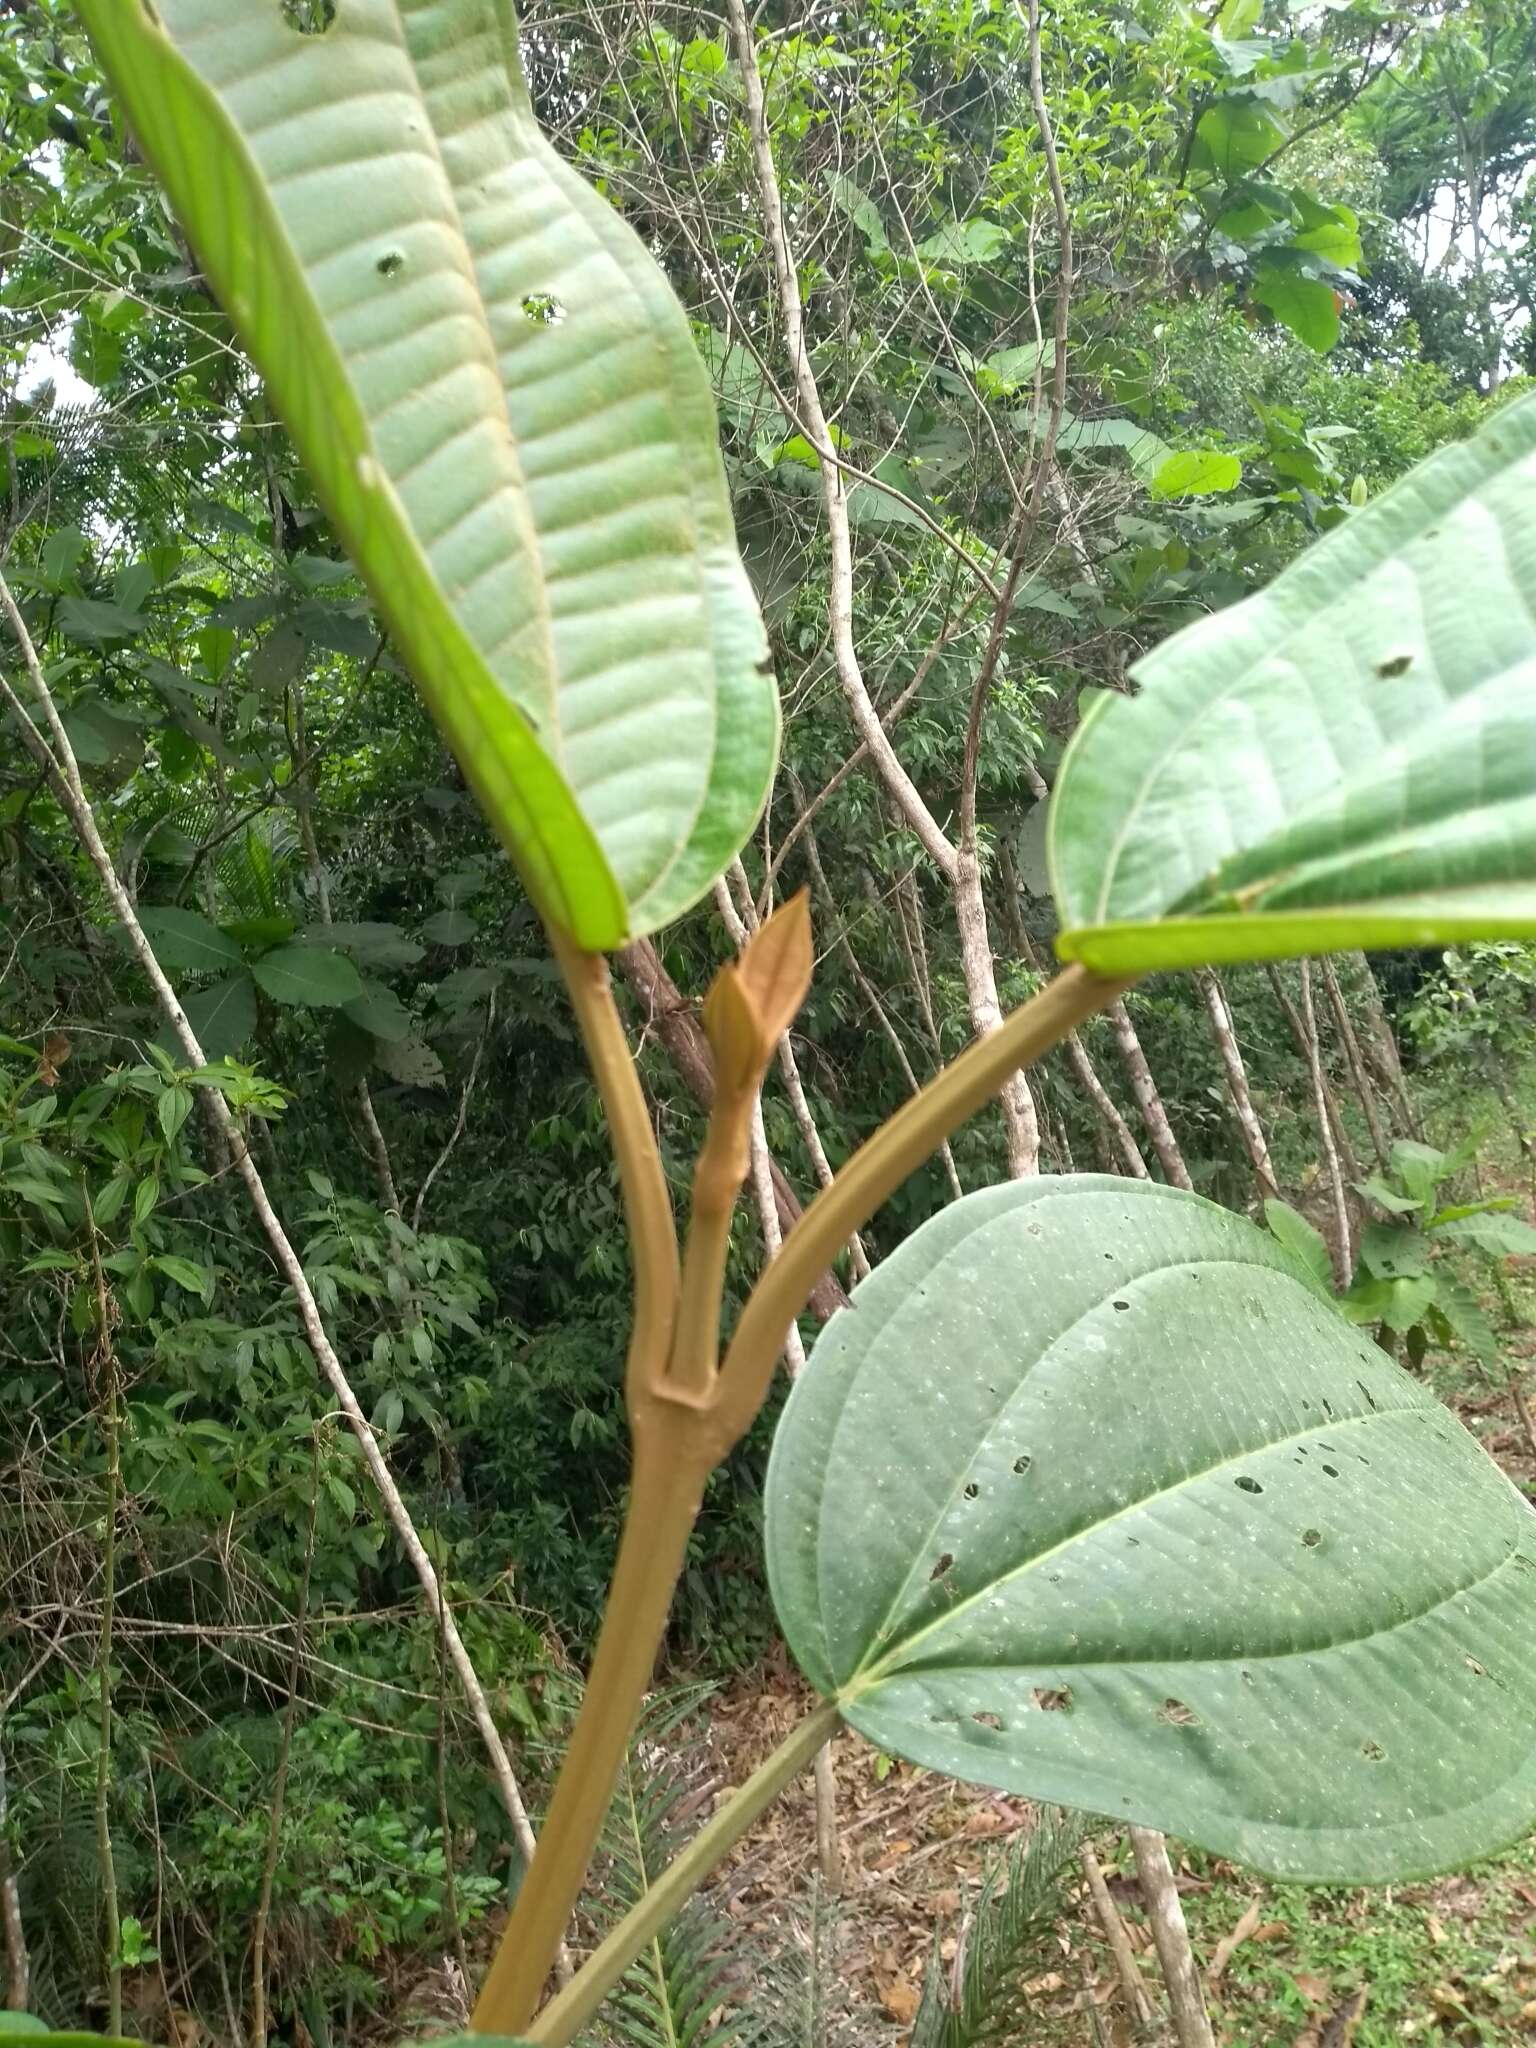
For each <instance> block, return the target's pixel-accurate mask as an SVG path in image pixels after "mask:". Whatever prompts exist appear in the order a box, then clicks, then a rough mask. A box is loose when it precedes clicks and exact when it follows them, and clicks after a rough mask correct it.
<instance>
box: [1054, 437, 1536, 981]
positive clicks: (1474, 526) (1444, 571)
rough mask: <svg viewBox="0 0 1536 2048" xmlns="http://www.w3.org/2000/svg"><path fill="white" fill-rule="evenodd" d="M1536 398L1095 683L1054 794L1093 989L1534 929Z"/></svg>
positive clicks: (1068, 898) (1059, 885) (1065, 946)
mask: <svg viewBox="0 0 1536 2048" xmlns="http://www.w3.org/2000/svg"><path fill="white" fill-rule="evenodd" d="M1533 664H1536V399H1527V400H1526V401H1524V402H1523V403H1520V404H1516V405H1512V406H1509V407H1508V408H1507V409H1505V410H1504V411H1502V412H1500V413H1498V414H1497V415H1496V416H1495V417H1494V418H1493V419H1492V420H1491V421H1490V422H1489V424H1488V425H1487V426H1486V427H1485V428H1484V429H1483V431H1482V432H1481V433H1480V434H1479V435H1478V436H1477V438H1476V439H1475V440H1472V441H1469V442H1465V443H1463V444H1461V445H1459V446H1454V447H1450V448H1445V449H1442V450H1441V451H1440V453H1439V454H1437V455H1435V456H1432V457H1431V458H1430V460H1429V461H1428V462H1424V463H1421V464H1420V465H1419V467H1418V468H1417V469H1415V470H1413V471H1412V472H1411V473H1410V474H1409V475H1408V476H1407V477H1405V478H1404V479H1403V481H1402V482H1401V483H1399V484H1397V485H1395V486H1394V487H1393V488H1392V489H1391V490H1389V491H1387V492H1385V493H1384V494H1383V495H1382V496H1381V497H1379V498H1377V499H1375V500H1374V501H1373V502H1372V503H1371V504H1370V505H1368V506H1366V507H1365V508H1364V510H1362V511H1360V512H1358V513H1355V514H1352V515H1351V517H1350V518H1349V520H1348V521H1347V523H1346V524H1344V525H1343V526H1341V527H1339V528H1337V529H1336V530H1335V531H1334V532H1333V533H1330V534H1329V535H1328V536H1327V538H1326V539H1325V540H1323V541H1321V542H1319V543H1318V545H1317V546H1315V547H1314V548H1313V549H1312V550H1311V551H1310V553H1308V554H1306V555H1304V556H1303V557H1302V559H1301V560H1300V561H1299V562H1297V563H1295V564H1294V565H1293V566H1292V567H1291V568H1289V569H1287V570H1286V571H1285V573H1284V574H1283V575H1281V576H1279V577H1278V578H1277V579H1276V580H1275V582H1274V583H1273V584H1271V586H1270V587H1269V588H1268V589H1267V590H1265V591H1262V592H1261V593H1260V594H1259V595H1258V596H1256V597H1251V598H1249V599H1248V600H1247V601H1246V602H1245V603H1243V604H1240V605H1236V606H1234V607H1233V608H1232V609H1231V610H1229V611H1225V612H1220V613H1217V614H1215V615H1214V616H1212V617H1210V618H1207V619H1202V620H1201V621H1200V622H1199V623H1198V624H1197V625H1194V626H1191V627H1188V628H1186V630H1185V631H1184V632H1182V633H1179V634H1176V635H1175V636H1174V638H1173V639H1171V640H1169V641H1167V642H1165V643H1164V645H1163V646H1161V647H1159V648H1158V649H1157V650H1156V651H1155V652H1154V653H1152V654H1150V655H1148V656H1147V657H1146V659H1145V660H1144V661H1142V662H1141V663H1140V664H1139V665H1138V666H1137V669H1136V678H1137V680H1138V681H1139V682H1140V684H1141V686H1142V690H1141V694H1140V695H1139V696H1137V697H1122V696H1119V695H1114V694H1111V693H1108V692H1106V693H1105V694H1104V695H1103V696H1101V698H1100V699H1099V701H1098V703H1097V704H1095V706H1094V707H1093V709H1092V710H1091V711H1090V712H1089V714H1088V716H1087V717H1086V718H1085V719H1084V720H1083V723H1082V725H1081V726H1080V727H1079V729H1078V733H1077V737H1076V739H1075V740H1074V741H1073V743H1072V746H1071V748H1070V749H1069V750H1068V753H1067V757H1066V760H1065V761H1064V763H1063V765H1062V771H1061V776H1060V779H1059V781H1058V783H1057V788H1056V795H1055V800H1054V802H1053V804H1052V815H1051V828H1050V829H1051V871H1052V877H1053V882H1054V886H1055V892H1056V900H1057V905H1058V908H1059V910H1060V913H1061V923H1062V934H1063V935H1062V938H1061V941H1060V950H1061V952H1062V954H1063V956H1064V957H1066V958H1068V959H1076V960H1082V961H1084V962H1086V963H1087V965H1088V966H1090V967H1092V968H1094V969H1095V970H1097V971H1099V972H1102V973H1106V974H1123V973H1140V972H1143V971H1145V970H1146V969H1149V968H1153V967H1173V966H1191V965H1196V964H1198V963H1199V962H1201V961H1208V960H1227V959H1251V958H1266V957H1278V956H1280V955H1283V954H1286V953H1318V952H1325V951H1327V950H1329V949H1330V948H1337V947H1348V946H1360V945H1365V946H1401V945H1415V946H1417V945H1426V946H1427V945H1435V944H1443V943H1445V942H1447V941H1450V940H1454V939H1457V938H1460V937H1463V936H1478V935H1483V936H1489V937H1497V936H1500V935H1506V936H1510V937H1517V938H1518V937H1528V936H1531V935H1532V934H1536V688H1533V687H1532V681H1531V678H1532V673H1533Z"/></svg>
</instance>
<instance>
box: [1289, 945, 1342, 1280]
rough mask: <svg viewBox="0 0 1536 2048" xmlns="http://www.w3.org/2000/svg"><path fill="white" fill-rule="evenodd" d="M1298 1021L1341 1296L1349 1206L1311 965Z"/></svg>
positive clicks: (1306, 964)
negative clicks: (1303, 1040) (1325, 1076)
mask: <svg viewBox="0 0 1536 2048" xmlns="http://www.w3.org/2000/svg"><path fill="white" fill-rule="evenodd" d="M1301 1021H1302V1027H1303V1029H1304V1030H1305V1032H1306V1035H1307V1064H1308V1066H1309V1067H1310V1068H1311V1070H1312V1102H1313V1107H1314V1109H1315V1110H1316V1113H1317V1133H1318V1138H1319V1141H1320V1143H1321V1145H1322V1148H1323V1170H1324V1172H1325V1174H1326V1176H1327V1180H1328V1192H1329V1195H1330V1197H1331V1198H1332V1202H1333V1228H1334V1242H1333V1245H1332V1252H1333V1279H1334V1285H1335V1286H1336V1287H1337V1288H1338V1290H1339V1292H1340V1293H1341V1294H1342V1293H1343V1291H1344V1289H1345V1288H1346V1287H1347V1286H1348V1285H1349V1282H1350V1276H1351V1275H1352V1273H1353V1272H1354V1269H1355V1260H1354V1251H1353V1248H1352V1247H1351V1244H1350V1231H1349V1204H1348V1201H1347V1199H1346V1197H1345V1193H1344V1174H1343V1171H1342V1169H1341V1168H1340V1165H1339V1153H1338V1148H1337V1146H1336V1145H1335V1144H1334V1142H1333V1124H1332V1120H1331V1119H1330V1117H1329V1115H1328V1101H1327V1092H1326V1087H1327V1084H1326V1083H1325V1082H1324V1079H1323V1053H1322V1047H1321V1045H1320V1044H1319V1043H1318V1037H1317V1011H1316V1009H1315V1007H1314V1005H1313V1002H1312V963H1311V961H1310V960H1303V961H1302V963H1301Z"/></svg>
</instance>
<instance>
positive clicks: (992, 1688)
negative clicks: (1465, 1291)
mask: <svg viewBox="0 0 1536 2048" xmlns="http://www.w3.org/2000/svg"><path fill="white" fill-rule="evenodd" d="M767 1543H768V1561H769V1573H770V1582H771V1585H772V1588H773V1596H774V1601H775V1605H776V1607H777V1609H778V1614H779V1619H780V1623H781V1625H782V1626H783V1629H784V1632H785V1634H786V1636H787V1638H788V1640H789V1643H790V1647H791V1648H792V1650H793V1651H794V1653H795V1655H796V1657H797V1658H798V1660H799V1662H800V1664H801V1666H802V1668H803V1669H804V1671H805V1673H806V1675H807V1676H808V1677H809V1678H810V1679H811V1681H812V1683H813V1684H814V1685H816V1686H817V1687H818V1689H819V1690H820V1691H822V1692H823V1693H824V1694H826V1695H827V1696H828V1697H831V1698H835V1699H836V1700H837V1701H838V1702H839V1704H840V1705H841V1707H842V1710H843V1713H844V1716H845V1718H846V1719H847V1720H848V1721H849V1722H850V1723H851V1724H852V1725H853V1726H854V1727H856V1728H858V1729H859V1730H860V1731H861V1732H862V1733H863V1734H864V1735H866V1736H867V1737H868V1738H869V1739H870V1741H872V1742H874V1743H876V1744H877V1745H878V1746H879V1747H880V1748H882V1749H884V1750H887V1751H891V1752H893V1753H895V1754H898V1755H901V1756H905V1757H908V1758H911V1759H912V1760H913V1761H915V1762H917V1763H920V1764H926V1765H929V1766H931V1767H934V1768H937V1769H940V1770H945V1771H948V1772H950V1773H952V1774H953V1775H955V1776H957V1777H961V1778H968V1779H973V1780H976V1781H978V1782H981V1783H984V1784H991V1785H996V1786H1000V1787H1002V1788H1003V1789H1005V1790H1007V1791H1010V1792H1014V1793H1019V1794H1024V1795H1027V1796H1029V1797H1031V1798H1036V1799H1046V1800H1051V1801H1055V1802H1057V1803H1060V1804H1063V1805H1068V1806H1075V1807H1080V1808H1085V1809H1088V1810H1091V1811H1094V1812H1099V1813H1104V1814H1106V1815H1111V1816H1113V1817H1115V1818H1116V1819H1119V1820H1121V1821H1135V1822H1140V1823H1145V1824H1147V1825H1150V1826H1156V1827H1161V1828H1165V1829H1167V1830H1168V1831H1169V1832H1171V1833H1174V1834H1178V1835H1181V1836H1183V1837H1184V1838H1186V1839H1187V1840H1190V1841H1193V1842H1197V1843H1200V1844H1201V1845H1203V1846H1204V1847H1206V1848H1208V1849H1210V1850H1213V1851H1215V1852H1217V1853H1219V1854H1222V1855H1226V1856H1231V1857H1233V1858H1235V1859H1237V1860H1238V1861H1240V1862H1244V1863H1247V1864H1250V1865H1252V1866H1254V1867H1255V1868H1257V1869H1260V1870H1263V1871H1266V1872H1269V1873H1272V1874H1273V1875H1275V1876H1277V1877H1283V1878H1296V1879H1313V1880H1319V1881H1323V1880H1337V1881H1349V1882H1367V1881H1373V1880H1385V1879H1389V1878H1397V1877H1402V1876H1405V1875H1409V1874H1416V1873H1422V1872H1428V1871H1432V1870H1436V1869H1443V1868H1445V1867H1448V1866H1450V1865H1452V1864H1455V1863H1459V1862H1463V1861H1466V1860H1469V1859H1471V1858H1472V1857H1475V1856H1477V1855H1480V1854H1484V1853H1487V1852H1489V1851H1491V1850H1492V1849H1494V1848H1497V1847H1500V1846H1502V1845H1503V1844H1505V1843H1506V1842H1508V1841H1510V1840H1512V1839H1514V1838H1515V1837H1517V1836H1518V1835H1520V1834H1521V1833H1522V1832H1524V1830H1525V1829H1526V1828H1528V1827H1529V1826H1530V1825H1531V1823H1532V1821H1533V1819H1536V1725H1533V1723H1532V1719H1531V1712H1530V1702H1531V1700H1532V1698H1536V1515H1533V1513H1532V1511H1531V1510H1530V1508H1529V1507H1527V1506H1526V1504H1525V1503H1524V1502H1523V1501H1522V1500H1521V1499H1520V1498H1519V1496H1518V1495H1517V1494H1516V1492H1515V1490H1514V1488H1513V1487H1512V1486H1511V1485H1510V1484H1509V1482H1508V1481H1507V1480H1506V1479H1505V1478H1504V1477H1503V1475H1502V1474H1501V1473H1500V1472H1499V1471H1498V1469H1497V1468H1496V1467H1495V1466H1494V1464H1493V1463H1492V1462H1491V1460H1490V1459H1489V1458H1488V1457H1487V1456H1486V1455H1485V1453H1484V1452H1483V1451H1482V1449H1481V1448H1480V1447H1479V1445H1478V1444H1477V1443H1476V1442H1475V1441H1474V1440H1473V1438H1472V1437H1471V1436H1469V1435H1468V1434H1467V1432H1466V1431H1465V1430H1464V1429H1462V1427H1461V1426H1460V1424H1459V1423H1458V1422H1457V1421H1456V1420H1455V1419H1454V1417H1453V1416H1451V1415H1450V1413H1449V1412H1448V1411H1447V1410H1446V1409H1445V1408H1444V1407H1443V1406H1442V1405H1441V1404H1440V1403H1439V1402H1438V1401H1436V1400H1435V1399H1434V1397H1433V1396H1432V1395H1431V1394H1430V1393H1428V1392H1427V1391H1426V1390H1425V1389H1424V1388H1422V1387H1421V1386H1419V1385H1418V1384H1417V1382H1415V1381H1414V1380H1412V1379H1410V1378H1409V1377H1408V1376H1407V1375H1406V1374H1405V1373H1403V1372H1401V1371H1400V1370H1399V1369H1398V1368H1397V1367H1396V1366H1395V1365H1394V1364H1393V1363H1392V1362H1391V1361H1390V1360H1389V1359H1388V1358H1387V1356H1386V1354H1385V1353H1384V1352H1383V1351H1381V1350H1380V1349H1379V1348H1378V1347H1377V1346H1376V1345H1375V1344H1373V1343H1371V1342H1369V1341H1368V1340H1367V1339H1366V1337H1365V1336H1364V1335H1363V1334H1362V1333H1361V1332H1359V1331H1357V1330H1354V1329H1352V1328H1351V1327H1350V1326H1349V1325H1348V1324H1347V1323H1345V1321H1344V1320H1343V1318H1342V1317H1341V1316H1340V1315H1339V1314H1338V1313H1337V1311H1336V1310H1335V1309H1334V1308H1333V1306H1332V1305H1331V1304H1330V1303H1328V1302H1326V1301H1323V1300H1321V1299H1319V1298H1318V1296H1317V1295H1316V1294H1315V1293H1314V1292H1313V1291H1312V1290H1311V1289H1310V1288H1309V1287H1308V1286H1307V1285H1306V1284H1305V1283H1304V1281H1303V1280H1302V1279H1301V1278H1299V1277H1298V1276H1297V1275H1296V1273H1295V1271H1294V1270H1293V1268H1292V1267H1291V1264H1290V1261H1289V1259H1288V1256H1287V1254H1286V1253H1285V1252H1284V1251H1283V1249H1282V1248H1281V1247H1279V1246H1278V1245H1276V1244H1274V1243H1273V1242H1272V1241H1271V1240H1270V1239H1268V1238H1267V1237H1265V1236H1264V1235H1263V1234H1262V1233H1260V1232H1258V1231H1256V1230H1255V1229H1253V1227H1252V1226H1251V1225H1249V1224H1248V1223H1246V1222H1244V1221H1243V1220H1242V1219H1241V1218H1239V1217H1235V1216H1232V1215H1230V1214H1229V1213H1228V1212H1226V1211H1224V1210H1221V1209H1217V1208H1215V1207H1214V1206H1213V1205H1211V1204H1209V1203H1207V1202H1205V1201H1203V1200H1201V1199H1200V1198H1199V1197H1197V1196H1193V1195H1187V1194H1183V1193H1181V1192H1179V1191H1178V1190H1176V1189H1170V1188H1165V1187H1162V1186H1159V1185H1156V1184H1137V1183H1134V1182H1126V1181H1124V1180H1117V1179H1111V1178H1107V1177H1101V1176H1096V1175H1083V1176H1079V1177H1075V1178H1071V1179H1065V1180H1050V1179H1042V1180H1038V1181H1032V1182H1027V1183H1023V1184H1013V1185H1009V1186H1007V1187H1001V1188H991V1189H987V1190H985V1191H983V1192H981V1193H979V1194H975V1195H972V1196H969V1197H967V1198H966V1199H965V1200H964V1201H962V1202H959V1203H956V1204H955V1205H953V1206H952V1207H951V1208H949V1209H947V1210H946V1211H945V1212H944V1213H943V1214H942V1215H941V1216H938V1217H936V1218H935V1219H934V1220H933V1221H931V1222H930V1223H928V1224H926V1225H925V1226H924V1227H923V1228H922V1229H921V1230H919V1231H918V1232H917V1233H916V1234H915V1235H914V1236H913V1237H911V1238H909V1239H908V1240H907V1241H906V1242H905V1243H904V1244H903V1245H902V1246H901V1247H900V1248H899V1249H898V1250H897V1251H896V1252H895V1253H894V1254H893V1255H892V1256H891V1257H890V1258H889V1259H887V1260H886V1261H885V1262H884V1263H883V1264H882V1265H881V1266H880V1268H879V1270H878V1271H877V1272H876V1273H875V1274H874V1275H873V1277H872V1278H871V1279H869V1280H867V1281H866V1282H864V1284H863V1285H862V1286H861V1287H860V1288H859V1290H858V1291H857V1293H856V1294H855V1296H854V1301H853V1306H852V1307H851V1308H850V1309H846V1310H844V1311H843V1312H842V1313H841V1314H839V1315H838V1316H836V1317H834V1319H833V1320H832V1322H831V1323H830V1324H829V1325H828V1326H827V1329H826V1330H825V1332H824V1333H823V1335H822V1337H821V1339H820V1341H819V1343H818V1345H817V1347H816V1351H815V1353H814V1355H813V1357H812V1360H811V1362H810V1365H809V1366H808V1368H807V1370H806V1372H805V1373H804V1374H803V1375H802V1376H801V1378H800V1380H799V1382H798V1384H797V1385H796V1387H795V1389H794V1391H793V1393H792V1394H791V1396H790V1400H789V1404H788V1406H787V1408H786V1410H785V1414H784V1417H783V1420H782V1422H781V1424H780V1427H779V1431H778V1436H777V1439H776V1441H775V1444H774V1450H773V1458H772V1463H771V1466H770V1470H769V1481H768V1528H767Z"/></svg>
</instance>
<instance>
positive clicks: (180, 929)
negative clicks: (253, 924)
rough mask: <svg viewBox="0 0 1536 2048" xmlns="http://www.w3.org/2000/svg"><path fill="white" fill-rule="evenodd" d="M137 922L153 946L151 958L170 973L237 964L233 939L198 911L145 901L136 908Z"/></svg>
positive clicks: (211, 970)
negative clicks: (137, 912) (153, 957)
mask: <svg viewBox="0 0 1536 2048" xmlns="http://www.w3.org/2000/svg"><path fill="white" fill-rule="evenodd" d="M139 922H140V924H141V925H143V927H144V934H145V937H146V938H147V939H148V940H149V943H150V944H151V946H153V947H154V949H155V958H156V959H157V960H158V961H159V962H160V965H161V966H162V967H169V968H171V969H172V970H173V972H178V973H190V974H212V973H216V972H217V971H218V970H219V969H220V968H224V969H228V968H231V967H239V966H240V964H241V954H240V948H239V946H238V945H237V944H236V942H235V941H234V940H233V939H232V938H231V937H230V936H229V934H228V932H223V931H220V929H219V927H218V926H217V925H216V924H213V923H211V922H210V921H209V920H208V919H207V918H206V917H204V916H203V914H202V913H201V911H197V910H181V909H178V908H177V907H176V905H175V904H170V903H166V904H161V903H147V904H145V905H144V906H143V908H142V909H141V910H140V911H139Z"/></svg>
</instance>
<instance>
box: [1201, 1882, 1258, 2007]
mask: <svg viewBox="0 0 1536 2048" xmlns="http://www.w3.org/2000/svg"><path fill="white" fill-rule="evenodd" d="M1263 1910H1264V1908H1263V1906H1262V1905H1261V1904H1260V1902H1259V1901H1258V1900H1257V1899H1253V1900H1251V1901H1250V1902H1249V1905H1248V1906H1247V1908H1246V1910H1245V1911H1244V1913H1243V1915H1242V1918H1241V1919H1240V1920H1239V1921H1238V1923H1237V1925H1236V1926H1235V1927H1234V1928H1233V1930H1232V1932H1231V1933H1230V1934H1227V1935H1223V1936H1222V1938H1221V1940H1220V1941H1219V1942H1217V1944H1216V1953H1215V1955H1213V1956H1212V1957H1211V1967H1210V1968H1209V1969H1208V1970H1207V1971H1206V1973H1205V1981H1206V1984H1207V1986H1208V1987H1209V1986H1214V1985H1217V1984H1219V1983H1220V1982H1221V1979H1222V1977H1223V1975H1224V1974H1225V1972H1226V1967H1227V1965H1228V1963H1230V1962H1231V1960H1232V1958H1233V1956H1234V1955H1236V1953H1237V1951H1238V1950H1239V1949H1240V1948H1241V1947H1242V1945H1243V1943H1244V1942H1245V1941H1246V1940H1247V1939H1248V1937H1249V1935H1250V1934H1252V1933H1254V1932H1255V1931H1256V1929H1257V1927H1258V1925H1259V1916H1260V1914H1261V1913H1262V1912H1263Z"/></svg>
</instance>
